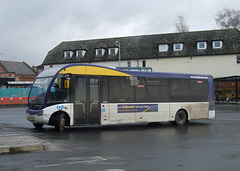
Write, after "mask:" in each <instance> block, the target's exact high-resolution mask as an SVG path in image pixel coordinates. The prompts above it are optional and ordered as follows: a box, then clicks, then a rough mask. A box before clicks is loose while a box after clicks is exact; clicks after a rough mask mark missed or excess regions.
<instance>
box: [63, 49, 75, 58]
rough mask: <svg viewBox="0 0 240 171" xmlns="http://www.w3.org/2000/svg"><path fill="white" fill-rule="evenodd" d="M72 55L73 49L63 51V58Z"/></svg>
mask: <svg viewBox="0 0 240 171" xmlns="http://www.w3.org/2000/svg"><path fill="white" fill-rule="evenodd" d="M72 56H73V51H70V50H66V51H64V58H71V57H72Z"/></svg>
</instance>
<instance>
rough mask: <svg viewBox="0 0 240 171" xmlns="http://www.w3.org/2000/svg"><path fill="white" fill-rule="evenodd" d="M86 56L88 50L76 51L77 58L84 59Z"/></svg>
mask: <svg viewBox="0 0 240 171" xmlns="http://www.w3.org/2000/svg"><path fill="white" fill-rule="evenodd" d="M85 54H86V50H77V51H76V57H77V58H83V57H84V55H85Z"/></svg>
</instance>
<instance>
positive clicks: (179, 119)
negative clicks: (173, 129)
mask: <svg viewBox="0 0 240 171" xmlns="http://www.w3.org/2000/svg"><path fill="white" fill-rule="evenodd" d="M187 122H188V112H187V111H186V110H185V109H179V110H178V111H177V113H176V114H175V121H174V123H175V124H176V125H179V126H182V125H185V124H186V123H187Z"/></svg>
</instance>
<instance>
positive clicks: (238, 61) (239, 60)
mask: <svg viewBox="0 0 240 171" xmlns="http://www.w3.org/2000/svg"><path fill="white" fill-rule="evenodd" d="M237 64H240V55H237Z"/></svg>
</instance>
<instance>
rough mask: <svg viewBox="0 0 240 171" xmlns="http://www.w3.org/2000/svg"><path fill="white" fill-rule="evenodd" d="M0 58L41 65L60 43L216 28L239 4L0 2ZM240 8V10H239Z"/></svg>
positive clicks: (190, 0) (213, 0) (184, 0)
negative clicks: (181, 18) (222, 14)
mask: <svg viewBox="0 0 240 171" xmlns="http://www.w3.org/2000/svg"><path fill="white" fill-rule="evenodd" d="M0 4H1V5H0V18H1V20H0V60H9V61H18V62H22V61H25V62H26V63H28V64H29V65H30V66H32V65H35V66H37V65H40V64H42V62H43V60H44V58H45V57H46V55H47V53H48V51H50V50H51V49H53V48H54V47H56V46H57V45H58V44H60V43H61V42H62V41H71V40H87V39H98V38H109V37H122V36H134V35H143V34H162V33H173V32H176V29H175V21H176V14H177V13H178V12H181V13H184V14H185V17H186V19H187V24H188V25H189V29H190V31H200V30H211V29H218V27H217V25H216V23H215V19H214V18H215V14H216V12H217V11H218V10H221V9H223V8H224V7H227V8H233V9H237V10H239V8H240V7H239V0H201V1H199V0H178V1H176V0H167V1H166V0H165V1H163V0H0ZM238 7H239V8H238Z"/></svg>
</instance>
